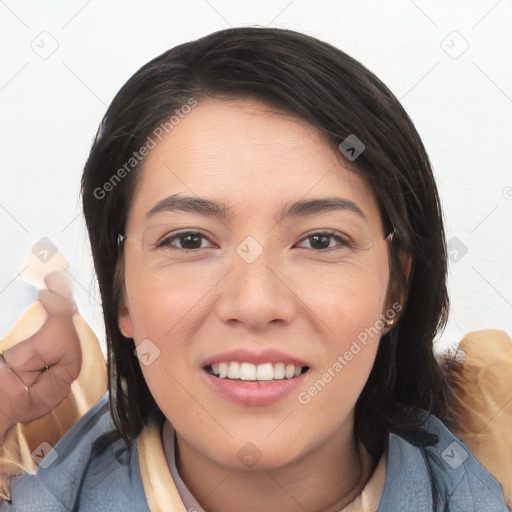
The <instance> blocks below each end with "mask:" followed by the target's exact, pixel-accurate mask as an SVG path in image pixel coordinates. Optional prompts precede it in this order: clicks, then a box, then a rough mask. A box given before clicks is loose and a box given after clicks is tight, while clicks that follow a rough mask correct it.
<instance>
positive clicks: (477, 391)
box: [444, 329, 512, 509]
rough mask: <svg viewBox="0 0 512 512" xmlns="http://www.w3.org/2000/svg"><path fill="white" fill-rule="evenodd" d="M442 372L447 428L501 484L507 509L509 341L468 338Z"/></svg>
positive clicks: (511, 408) (491, 334)
mask: <svg viewBox="0 0 512 512" xmlns="http://www.w3.org/2000/svg"><path fill="white" fill-rule="evenodd" d="M458 349H459V350H460V351H461V352H459V356H460V357H459V358H457V359H463V358H464V354H465V361H463V362H459V363H457V362H456V360H455V361H446V363H445V365H444V368H445V373H446V375H447V378H448V383H449V388H450V390H451V392H452V393H453V397H452V400H451V402H452V403H451V407H452V410H453V411H454V413H455V414H456V416H457V418H456V422H455V424H454V425H449V426H450V428H451V430H452V432H453V433H454V434H455V435H457V436H458V437H460V439H462V441H464V443H466V445H467V446H468V448H469V449H470V450H471V452H472V453H473V455H474V456H475V457H476V458H477V459H478V461H479V462H480V463H481V464H482V465H483V466H484V467H485V468H486V469H487V470H488V471H489V472H490V473H491V474H492V475H493V476H494V477H495V478H496V480H498V482H499V483H500V485H501V487H502V489H503V494H504V495H505V501H506V502H507V506H508V507H509V508H511V509H512V341H511V339H510V338H509V337H508V336H507V334H506V333H505V332H503V331H499V330H491V329H489V330H485V331H476V332H472V333H470V334H467V335H466V336H465V337H464V338H463V339H462V341H461V342H460V344H459V347H458Z"/></svg>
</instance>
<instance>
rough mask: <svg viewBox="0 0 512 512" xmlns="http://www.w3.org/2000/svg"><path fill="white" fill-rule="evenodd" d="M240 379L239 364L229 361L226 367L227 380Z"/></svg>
mask: <svg viewBox="0 0 512 512" xmlns="http://www.w3.org/2000/svg"><path fill="white" fill-rule="evenodd" d="M239 378H240V363H237V362H236V361H231V363H229V366H228V379H239Z"/></svg>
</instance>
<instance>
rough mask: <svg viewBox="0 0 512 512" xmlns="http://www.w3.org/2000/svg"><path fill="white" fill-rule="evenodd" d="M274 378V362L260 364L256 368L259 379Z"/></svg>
mask: <svg viewBox="0 0 512 512" xmlns="http://www.w3.org/2000/svg"><path fill="white" fill-rule="evenodd" d="M273 378H274V367H273V366H272V363H265V364H259V365H258V369H257V370H256V379H257V380H272V379H273Z"/></svg>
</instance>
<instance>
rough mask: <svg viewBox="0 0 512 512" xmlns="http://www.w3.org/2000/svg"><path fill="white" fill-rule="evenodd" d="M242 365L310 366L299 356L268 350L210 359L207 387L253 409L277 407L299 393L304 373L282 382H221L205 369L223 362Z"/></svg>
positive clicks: (205, 364) (236, 352)
mask: <svg viewBox="0 0 512 512" xmlns="http://www.w3.org/2000/svg"><path fill="white" fill-rule="evenodd" d="M231 361H238V362H240V363H242V362H247V363H252V364H254V365H258V364H264V363H272V364H276V363H284V364H285V365H286V364H293V365H295V366H308V365H307V363H306V362H304V361H303V360H301V359H298V358H296V357H295V356H290V355H288V354H285V353H284V352H280V351H279V350H276V349H273V348H268V349H265V350H263V351H261V352H254V351H251V350H248V349H245V348H240V349H236V350H230V351H229V352H222V353H219V354H216V355H214V356H212V357H209V358H207V359H206V360H205V361H204V362H203V363H202V368H203V371H202V372H201V373H202V375H203V378H204V379H205V381H206V383H207V384H208V385H209V386H211V387H212V388H213V390H214V391H216V392H217V393H219V394H220V395H221V396H223V397H224V398H227V399H228V400H231V401H233V402H236V403H239V404H243V405H249V406H260V407H261V406H265V405H270V404H272V403H275V402H277V401H279V400H281V399H282V398H284V397H285V396H287V395H289V394H290V393H292V392H293V391H294V390H296V389H297V388H298V387H299V386H300V385H301V384H302V383H303V382H304V379H305V376H306V374H305V373H303V374H302V375H299V376H298V377H294V378H291V379H279V380H272V381H264V382H253V381H243V380H231V379H221V378H219V377H216V376H215V375H212V374H210V373H209V372H208V371H206V369H205V367H208V366H210V365H212V364H218V363H222V362H227V363H229V362H231Z"/></svg>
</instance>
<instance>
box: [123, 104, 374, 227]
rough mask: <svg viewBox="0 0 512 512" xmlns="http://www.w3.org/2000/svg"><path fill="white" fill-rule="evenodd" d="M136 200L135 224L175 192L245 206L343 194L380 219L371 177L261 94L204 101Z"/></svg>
mask: <svg viewBox="0 0 512 512" xmlns="http://www.w3.org/2000/svg"><path fill="white" fill-rule="evenodd" d="M139 172H140V173H141V175H140V176H139V182H138V185H137V188H136V191H135V194H134V197H133V202H132V205H131V211H130V219H131V220H132V221H133V222H136V221H137V219H141V218H142V217H144V216H145V215H146V213H147V212H148V211H149V210H150V209H151V208H152V207H153V206H154V205H155V204H156V203H157V202H158V201H160V200H162V199H164V198H165V197H168V196H169V195H172V194H183V195H187V196H193V195H196V196H201V197H208V198H211V199H217V200H219V201H222V202H223V203H225V204H228V205H232V207H233V208H232V209H233V210H235V211H238V212H239V213H240V214H242V213H243V212H246V213H248V212H250V211H252V212H259V213H260V214H261V213H262V211H263V210H265V211H267V210H268V211H269V212H271V213H272V215H275V213H276V212H277V211H282V207H283V205H285V204H287V203H290V202H291V201H297V200H299V199H301V198H305V197H307V198H314V197H327V196H328V197H343V198H346V199H349V200H351V201H353V202H355V203H356V204H357V205H358V206H359V207H360V208H361V210H363V212H364V213H365V215H366V216H368V217H369V218H370V219H372V217H376V220H379V218H380V216H379V214H378V210H377V206H376V202H375V198H374V195H373V192H372V191H371V188H370V187H369V185H368V184H367V183H366V181H365V180H364V179H363V178H362V177H361V176H360V175H358V174H357V173H355V172H353V171H352V170H350V169H349V168H348V165H347V162H345V161H344V160H343V158H342V156H341V154H340V153H339V152H337V150H336V148H335V147H334V146H333V144H332V143H330V142H329V141H328V139H327V138H326V136H325V135H324V134H322V133H321V132H320V131H319V130H318V129H317V128H316V127H314V126H313V125H311V124H309V123H307V122H306V121H304V120H302V119H299V118H297V117H295V116H292V115H290V114H286V113H283V112H276V110H275V109H273V108H272V107H269V106H267V105H265V104H264V103H261V102H258V101H256V100H249V99H237V100H229V101H226V100H216V99H207V100H204V101H202V102H200V103H199V104H198V105H197V106H196V107H195V108H193V109H192V110H191V112H190V113H188V114H187V115H186V116H184V117H183V118H182V119H180V121H179V122H178V123H177V124H175V125H174V126H173V128H172V130H171V131H170V132H169V133H168V134H167V135H165V136H164V137H163V138H162V140H161V141H160V142H158V143H157V145H156V147H155V148H154V149H152V150H151V151H150V153H149V154H148V156H147V157H146V159H145V161H144V164H143V166H142V168H141V169H140V170H139Z"/></svg>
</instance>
